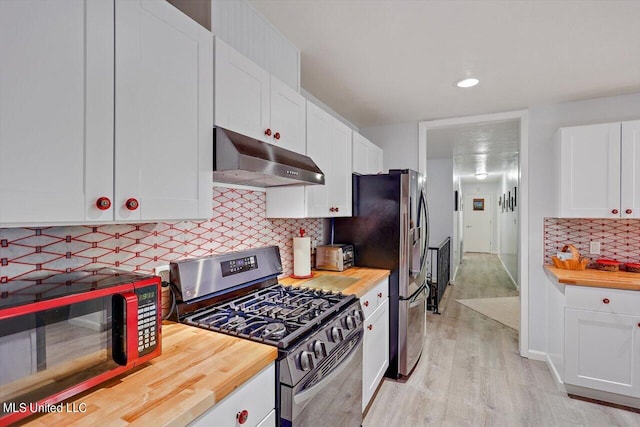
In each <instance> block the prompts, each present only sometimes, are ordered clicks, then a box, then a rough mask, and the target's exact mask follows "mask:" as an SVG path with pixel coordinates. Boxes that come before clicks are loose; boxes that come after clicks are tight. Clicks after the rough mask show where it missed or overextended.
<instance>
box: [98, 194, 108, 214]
mask: <svg viewBox="0 0 640 427" xmlns="http://www.w3.org/2000/svg"><path fill="white" fill-rule="evenodd" d="M96 206H97V207H98V209H100V210H101V211H106V210H107V209H109V208H110V207H111V200H109V198H108V197H100V198H99V199H98V200H96Z"/></svg>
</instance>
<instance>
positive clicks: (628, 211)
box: [624, 209, 633, 215]
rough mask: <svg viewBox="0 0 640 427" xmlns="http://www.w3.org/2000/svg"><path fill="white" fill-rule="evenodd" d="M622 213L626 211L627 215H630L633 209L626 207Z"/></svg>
mask: <svg viewBox="0 0 640 427" xmlns="http://www.w3.org/2000/svg"><path fill="white" fill-rule="evenodd" d="M624 213H626V214H627V215H631V214H632V213H633V211H632V210H631V209H627V210H626V211H624Z"/></svg>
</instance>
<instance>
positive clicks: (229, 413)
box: [190, 364, 276, 427]
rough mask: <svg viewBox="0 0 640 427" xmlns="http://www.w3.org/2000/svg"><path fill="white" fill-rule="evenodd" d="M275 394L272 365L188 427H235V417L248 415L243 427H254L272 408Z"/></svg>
mask: <svg viewBox="0 0 640 427" xmlns="http://www.w3.org/2000/svg"><path fill="white" fill-rule="evenodd" d="M275 390H276V373H275V365H274V364H271V365H269V366H268V367H267V368H265V369H263V370H262V371H261V372H260V373H258V374H256V375H255V376H253V377H252V378H251V379H250V380H248V381H247V382H246V383H244V384H243V385H242V386H241V387H240V388H238V389H237V390H235V391H234V392H233V393H231V394H230V395H228V396H227V397H225V398H224V399H222V401H221V402H220V403H218V404H217V405H216V406H214V407H213V408H211V409H210V410H209V411H208V412H205V413H204V414H202V415H201V416H200V417H199V418H197V419H196V420H195V421H193V423H191V424H190V425H191V426H192V427H193V426H198V427H200V426H202V427H205V426H216V427H237V425H238V424H237V421H236V414H238V413H239V412H242V411H247V413H248V417H247V421H246V423H244V424H243V427H257V426H258V425H259V423H261V422H263V420H264V419H265V418H266V417H267V416H268V415H269V413H270V412H271V411H272V410H273V409H274V407H275V404H276V396H275ZM267 419H268V418H267ZM267 422H268V421H267Z"/></svg>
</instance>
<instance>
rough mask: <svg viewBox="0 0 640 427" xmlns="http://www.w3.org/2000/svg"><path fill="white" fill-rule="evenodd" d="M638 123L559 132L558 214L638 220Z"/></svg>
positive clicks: (639, 160) (570, 128) (594, 126)
mask: <svg viewBox="0 0 640 427" xmlns="http://www.w3.org/2000/svg"><path fill="white" fill-rule="evenodd" d="M639 131H640V121H633V122H624V123H620V122H618V123H605V124H596V125H588V126H575V127H567V128H561V129H560V130H559V131H558V134H557V139H558V140H559V145H560V192H559V195H560V200H559V205H560V216H561V217H578V218H580V217H582V218H639V217H640V179H639V177H638V173H639V170H640V138H639V133H640V132H639Z"/></svg>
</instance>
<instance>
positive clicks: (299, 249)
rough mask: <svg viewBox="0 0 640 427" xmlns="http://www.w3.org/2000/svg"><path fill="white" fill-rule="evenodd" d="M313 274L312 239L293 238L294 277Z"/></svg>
mask: <svg viewBox="0 0 640 427" xmlns="http://www.w3.org/2000/svg"><path fill="white" fill-rule="evenodd" d="M310 274H311V238H310V237H294V238H293V275H294V276H298V277H303V276H309V275H310Z"/></svg>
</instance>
